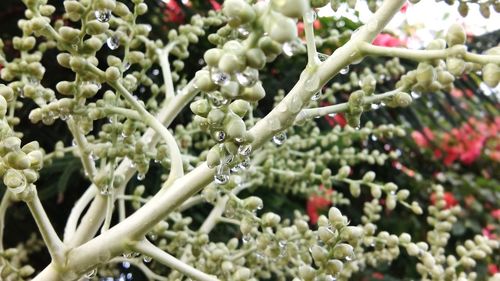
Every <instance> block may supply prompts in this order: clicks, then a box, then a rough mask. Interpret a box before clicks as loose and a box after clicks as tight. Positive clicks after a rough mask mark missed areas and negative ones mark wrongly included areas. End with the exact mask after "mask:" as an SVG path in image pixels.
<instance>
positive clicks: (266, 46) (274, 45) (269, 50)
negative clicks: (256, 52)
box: [258, 36, 281, 55]
mask: <svg viewBox="0 0 500 281" xmlns="http://www.w3.org/2000/svg"><path fill="white" fill-rule="evenodd" d="M258 46H259V49H261V50H262V51H263V52H264V53H265V54H266V55H269V54H279V53H281V45H280V44H279V43H278V42H276V41H274V40H272V39H271V38H270V37H269V36H264V37H261V38H260V39H259V42H258Z"/></svg>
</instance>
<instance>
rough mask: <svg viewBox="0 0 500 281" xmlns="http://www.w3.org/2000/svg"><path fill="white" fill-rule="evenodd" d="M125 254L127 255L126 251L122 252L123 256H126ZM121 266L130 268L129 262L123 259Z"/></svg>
mask: <svg viewBox="0 0 500 281" xmlns="http://www.w3.org/2000/svg"><path fill="white" fill-rule="evenodd" d="M126 255H128V253H124V254H123V257H124V258H127V256H126ZM122 266H123V268H125V269H127V268H130V263H129V262H128V261H124V262H122Z"/></svg>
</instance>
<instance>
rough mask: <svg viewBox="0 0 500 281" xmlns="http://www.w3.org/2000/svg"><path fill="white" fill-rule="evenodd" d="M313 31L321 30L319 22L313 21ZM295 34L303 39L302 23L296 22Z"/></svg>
mask: <svg viewBox="0 0 500 281" xmlns="http://www.w3.org/2000/svg"><path fill="white" fill-rule="evenodd" d="M313 27H314V29H316V30H317V29H320V28H321V22H320V21H319V20H315V21H314V23H313ZM297 32H298V34H299V37H304V22H302V21H301V22H298V23H297Z"/></svg>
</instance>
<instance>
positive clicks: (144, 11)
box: [136, 3, 148, 16]
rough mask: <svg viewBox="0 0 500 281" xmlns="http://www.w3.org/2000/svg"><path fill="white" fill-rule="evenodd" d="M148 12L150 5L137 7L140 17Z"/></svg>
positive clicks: (143, 4) (141, 4)
mask: <svg viewBox="0 0 500 281" xmlns="http://www.w3.org/2000/svg"><path fill="white" fill-rule="evenodd" d="M147 11H148V5H146V4H145V3H140V4H139V5H137V6H136V12H137V14H138V15H139V16H141V15H144V14H145V13H146V12H147Z"/></svg>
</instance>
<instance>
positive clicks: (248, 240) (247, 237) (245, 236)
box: [241, 234, 252, 244]
mask: <svg viewBox="0 0 500 281" xmlns="http://www.w3.org/2000/svg"><path fill="white" fill-rule="evenodd" d="M241 241H243V243H244V244H246V243H248V242H250V241H252V236H250V234H245V235H243V237H242V238H241Z"/></svg>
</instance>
